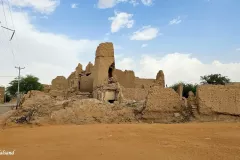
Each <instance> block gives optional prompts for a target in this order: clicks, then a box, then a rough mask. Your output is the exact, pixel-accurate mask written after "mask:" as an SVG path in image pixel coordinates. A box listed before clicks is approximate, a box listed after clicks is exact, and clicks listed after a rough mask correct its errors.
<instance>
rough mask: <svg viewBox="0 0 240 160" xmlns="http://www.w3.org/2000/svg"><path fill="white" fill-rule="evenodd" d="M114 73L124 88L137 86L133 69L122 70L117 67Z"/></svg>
mask: <svg viewBox="0 0 240 160" xmlns="http://www.w3.org/2000/svg"><path fill="white" fill-rule="evenodd" d="M114 75H115V76H116V79H117V81H118V83H120V84H121V85H122V86H123V87H124V88H135V75H134V72H133V71H127V70H125V71H121V70H119V69H116V70H115V71H114Z"/></svg>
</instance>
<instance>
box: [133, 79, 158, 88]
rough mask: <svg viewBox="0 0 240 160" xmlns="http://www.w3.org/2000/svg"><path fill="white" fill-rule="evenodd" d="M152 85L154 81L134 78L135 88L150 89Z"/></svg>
mask: <svg viewBox="0 0 240 160" xmlns="http://www.w3.org/2000/svg"><path fill="white" fill-rule="evenodd" d="M153 83H154V79H144V78H138V77H136V78H135V88H146V89H147V88H150V86H151V85H152V84H153Z"/></svg>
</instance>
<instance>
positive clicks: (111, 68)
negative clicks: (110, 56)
mask: <svg viewBox="0 0 240 160" xmlns="http://www.w3.org/2000/svg"><path fill="white" fill-rule="evenodd" d="M114 68H115V64H114V63H112V64H111V65H110V67H109V68H108V78H112V77H113V70H114Z"/></svg>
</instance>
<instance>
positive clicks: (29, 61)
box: [0, 0, 240, 85]
mask: <svg viewBox="0 0 240 160" xmlns="http://www.w3.org/2000/svg"><path fill="white" fill-rule="evenodd" d="M3 1H4V5H3V6H0V21H1V25H2V26H5V27H9V28H12V29H15V30H16V35H15V36H14V38H13V40H12V42H11V43H10V42H9V38H10V36H11V32H10V31H7V30H5V29H3V28H0V59H1V62H0V85H7V84H8V83H9V82H10V81H11V80H12V79H13V77H2V76H17V70H16V69H15V68H14V66H16V65H17V66H18V65H20V66H22V67H26V69H25V70H23V71H22V73H23V75H26V74H33V75H35V76H37V77H39V78H40V81H41V82H42V83H47V84H49V83H51V80H52V79H53V78H55V77H56V76H58V75H64V76H66V77H67V76H68V75H70V73H71V72H72V71H74V69H75V67H76V66H77V64H78V63H81V64H83V66H84V68H85V66H86V64H87V63H88V62H89V61H91V62H92V63H94V56H95V50H96V47H97V45H98V44H99V43H101V42H106V41H109V42H113V43H114V47H115V59H116V67H117V68H119V69H123V70H125V69H126V70H134V71H135V75H136V76H139V77H144V78H155V76H156V74H157V72H158V70H163V71H164V73H165V77H166V83H167V84H168V85H171V84H173V83H175V82H178V81H185V82H190V83H198V82H199V80H200V76H201V75H205V74H210V73H221V74H223V75H226V76H228V77H229V78H230V79H232V81H240V29H239V28H240V18H239V15H240V10H239V6H240V1H239V0H41V1H40V0H9V4H10V6H11V8H12V10H11V11H12V12H10V8H9V5H8V1H7V0H3ZM10 13H12V14H10ZM4 14H5V16H4ZM5 17H6V18H5ZM12 20H13V21H12Z"/></svg>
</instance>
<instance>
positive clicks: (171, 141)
mask: <svg viewBox="0 0 240 160" xmlns="http://www.w3.org/2000/svg"><path fill="white" fill-rule="evenodd" d="M0 150H8V151H12V150H15V155H14V156H0V160H5V159H14V160H28V159H29V160H31V159H32V160H55V159H57V160H96V159H97V160H123V159H124V160H160V159H163V160H165V159H166V160H175V159H177V160H179V159H182V160H207V159H212V160H217V159H219V160H220V159H221V160H238V159H240V123H200V124H198V123H190V124H169V125H166V124H119V125H117V124H112V125H102V124H99V125H81V126H77V125H66V126H43V127H33V128H30V127H20V128H10V129H6V130H3V131H0Z"/></svg>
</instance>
